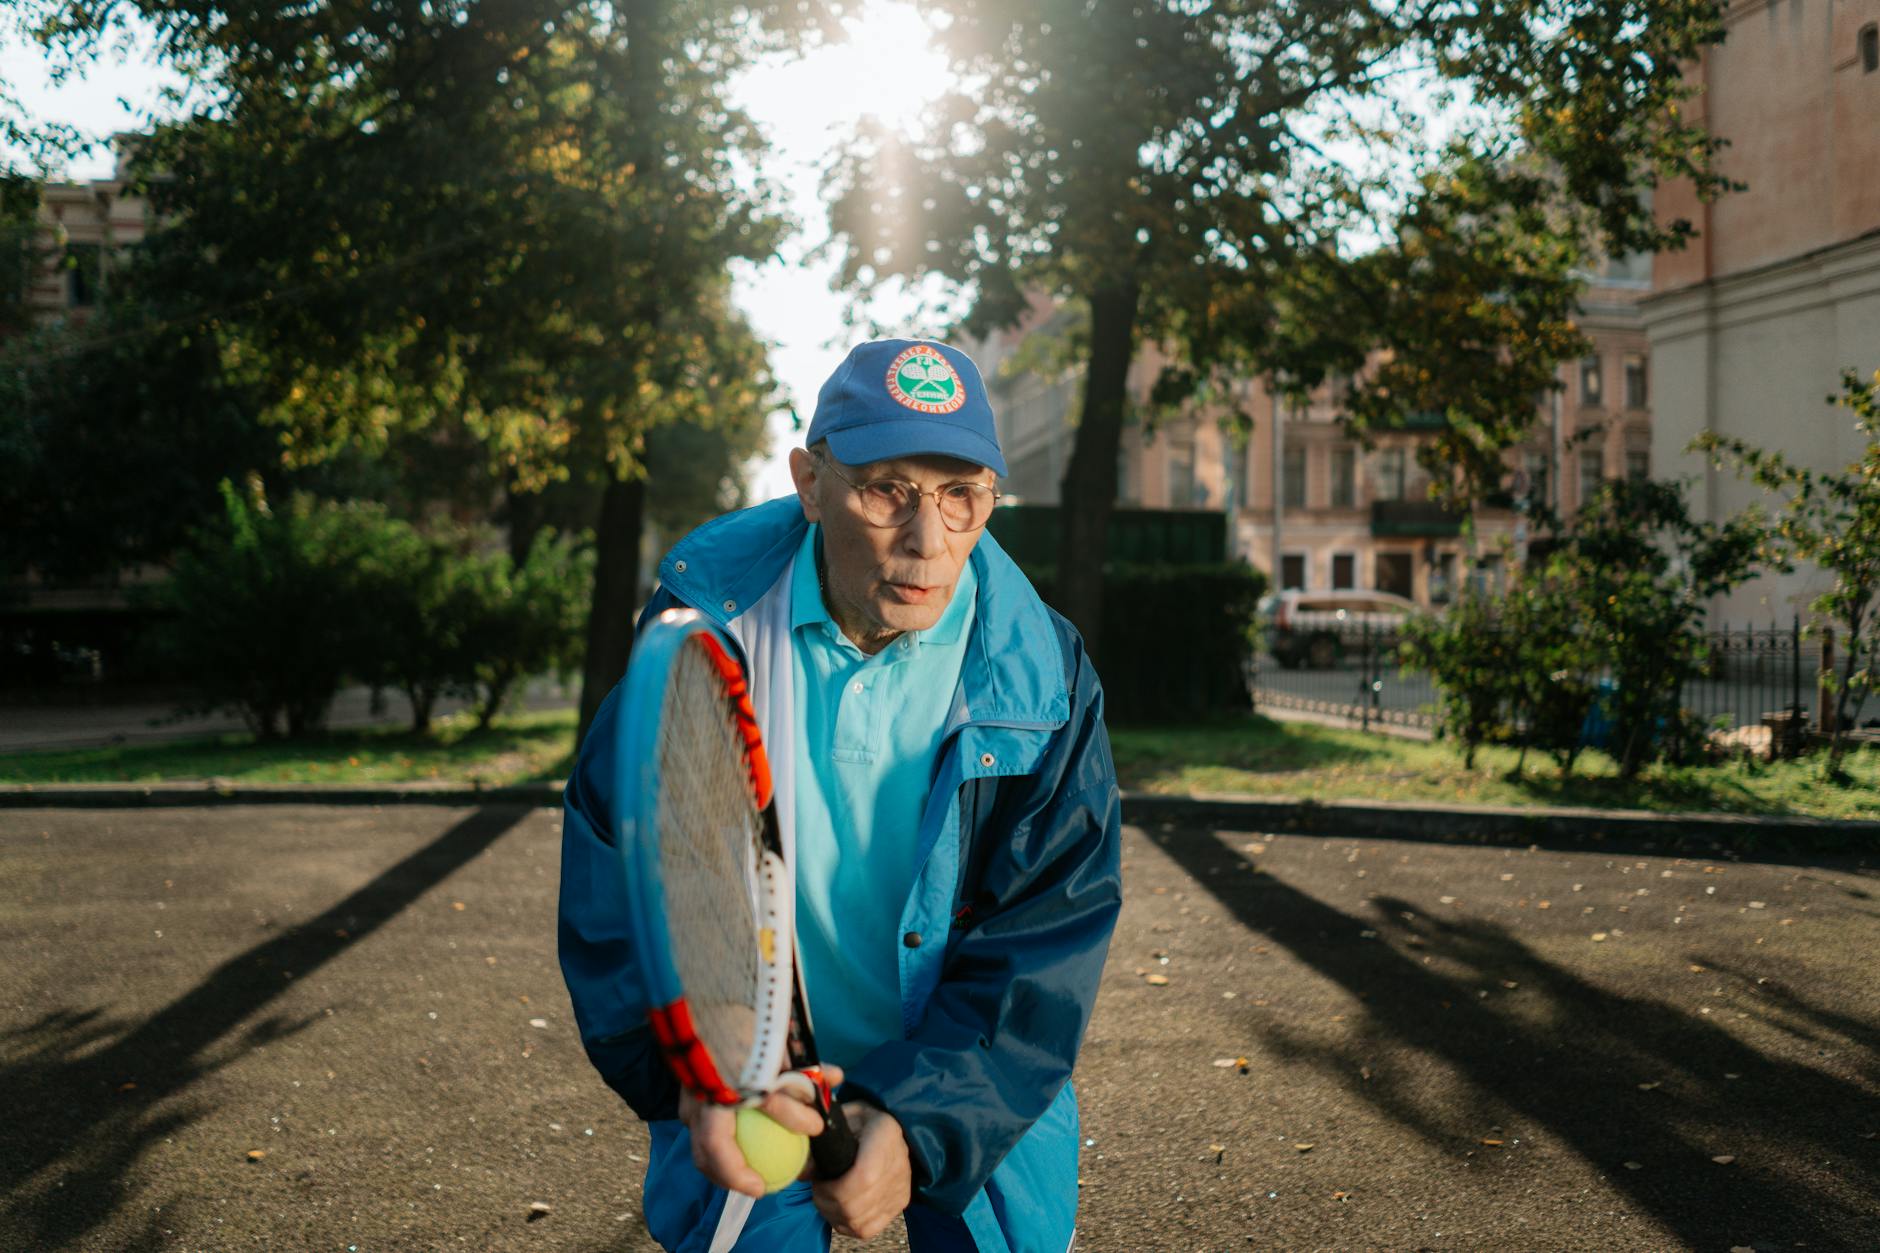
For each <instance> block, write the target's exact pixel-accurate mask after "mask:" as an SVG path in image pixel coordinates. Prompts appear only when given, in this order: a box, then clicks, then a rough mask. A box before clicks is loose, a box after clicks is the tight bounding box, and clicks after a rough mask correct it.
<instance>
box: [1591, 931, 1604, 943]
mask: <svg viewBox="0 0 1880 1253" xmlns="http://www.w3.org/2000/svg"><path fill="white" fill-rule="evenodd" d="M1605 938H1606V933H1605V932H1604V931H1595V932H1593V943H1595V944H1598V943H1599V942H1600V941H1601V940H1604V939H1605Z"/></svg>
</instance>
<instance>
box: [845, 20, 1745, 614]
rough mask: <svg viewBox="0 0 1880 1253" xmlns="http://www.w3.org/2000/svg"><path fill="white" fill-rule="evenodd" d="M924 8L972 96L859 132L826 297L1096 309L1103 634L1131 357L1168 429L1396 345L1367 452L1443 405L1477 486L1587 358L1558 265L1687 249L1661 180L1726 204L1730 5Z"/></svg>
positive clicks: (1369, 409) (1074, 556)
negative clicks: (1654, 194) (886, 289)
mask: <svg viewBox="0 0 1880 1253" xmlns="http://www.w3.org/2000/svg"><path fill="white" fill-rule="evenodd" d="M926 9H927V11H928V12H930V13H934V14H936V15H943V20H941V21H938V22H936V23H935V25H936V28H937V38H938V40H939V41H940V43H941V44H942V45H943V46H944V47H945V49H946V51H947V52H948V53H949V54H950V56H951V58H952V60H953V63H954V69H955V71H956V73H957V74H958V76H959V81H960V83H961V84H962V85H961V87H960V89H959V91H958V92H957V93H956V94H954V95H952V96H950V97H948V98H945V99H943V100H941V101H940V102H938V103H937V104H936V105H935V106H934V108H933V109H932V110H931V111H930V115H929V118H928V125H927V126H926V127H925V128H924V131H923V133H921V134H919V135H917V136H915V137H912V138H906V137H902V136H900V135H898V134H896V133H894V132H892V131H891V130H889V129H887V128H885V127H880V126H864V127H863V128H862V130H861V132H860V134H859V135H858V137H857V138H856V140H855V142H854V143H853V144H851V145H850V147H849V149H848V151H847V152H846V153H845V154H844V155H843V157H842V158H841V159H840V161H839V162H838V163H837V165H836V167H835V169H834V171H833V176H832V184H833V187H834V191H835V199H834V202H833V205H832V211H831V225H832V229H833V232H834V237H835V240H836V242H837V244H838V246H839V247H840V248H841V249H842V250H843V269H842V276H843V278H844V280H845V281H847V282H848V283H850V284H852V285H854V286H856V287H858V288H862V289H869V288H873V287H875V286H877V285H879V284H881V283H882V282H883V281H885V280H887V279H890V278H894V277H898V276H905V275H913V276H925V275H938V276H941V277H943V278H946V279H948V280H952V281H953V282H954V283H956V284H957V285H958V287H959V290H961V291H964V292H967V293H970V301H971V304H970V307H969V308H946V309H943V310H941V311H940V312H941V314H942V315H943V316H945V315H951V316H955V317H958V318H960V319H961V320H963V321H964V322H965V323H966V325H967V326H968V328H969V329H972V330H975V331H979V330H987V329H991V328H994V327H1000V326H1005V325H1010V324H1013V323H1016V322H1017V321H1018V320H1019V319H1020V318H1022V317H1023V316H1024V315H1025V314H1026V313H1027V312H1028V310H1029V309H1030V308H1031V307H1032V306H1031V302H1032V299H1033V298H1034V297H1035V296H1037V295H1039V294H1042V295H1044V296H1046V297H1049V298H1051V299H1053V300H1057V301H1061V302H1069V303H1075V304H1077V305H1079V306H1081V308H1083V309H1087V310H1088V311H1089V332H1088V335H1087V336H1084V337H1083V338H1082V343H1083V346H1084V359H1085V364H1086V370H1085V372H1084V377H1085V380H1086V384H1085V388H1084V399H1083V411H1082V413H1081V415H1080V417H1079V419H1078V430H1077V440H1076V447H1075V451H1074V453H1073V456H1072V458H1071V462H1070V466H1069V469H1068V471H1067V473H1066V476H1065V484H1064V497H1063V503H1064V506H1065V510H1066V517H1067V525H1066V527H1065V529H1064V544H1063V547H1062V549H1061V551H1060V554H1059V557H1058V561H1059V564H1060V568H1061V569H1062V570H1063V573H1064V575H1065V584H1066V593H1067V595H1066V603H1067V607H1068V609H1069V611H1070V616H1071V618H1072V619H1073V620H1074V621H1076V622H1078V624H1079V625H1080V626H1081V627H1083V628H1084V629H1085V631H1086V633H1087V634H1090V635H1093V636H1095V635H1096V634H1097V627H1098V626H1099V616H1100V615H1099V614H1098V612H1097V605H1098V600H1097V597H1096V594H1095V587H1094V581H1095V577H1096V575H1095V568H1094V567H1093V566H1092V565H1090V563H1089V562H1088V561H1087V559H1086V557H1085V555H1086V554H1088V553H1091V552H1100V551H1102V543H1103V530H1104V528H1105V526H1106V525H1107V521H1108V511H1109V509H1110V507H1111V504H1112V502H1113V500H1114V498H1115V488H1116V481H1115V475H1116V469H1115V467H1116V454H1117V448H1118V444H1119V440H1120V436H1121V429H1122V415H1123V412H1124V410H1125V400H1124V397H1125V392H1126V389H1127V387H1128V381H1127V378H1126V372H1125V369H1124V368H1123V367H1124V366H1126V364H1127V363H1128V362H1129V361H1130V360H1132V359H1134V357H1135V356H1136V354H1137V352H1138V350H1139V349H1140V348H1141V347H1142V346H1143V345H1145V344H1153V345H1155V347H1156V350H1157V352H1158V354H1159V355H1160V356H1161V357H1162V358H1163V359H1165V360H1166V361H1167V362H1168V369H1167V370H1166V371H1165V373H1164V375H1163V379H1162V380H1161V383H1160V385H1158V386H1157V387H1156V388H1155V398H1156V401H1157V404H1158V405H1160V406H1163V407H1172V406H1175V405H1177V404H1179V403H1180V401H1181V400H1183V399H1184V398H1185V397H1187V396H1191V395H1193V394H1194V393H1195V391H1196V389H1198V388H1200V387H1202V386H1204V385H1206V384H1207V383H1208V382H1209V381H1210V380H1212V379H1213V378H1215V377H1216V376H1217V375H1219V374H1222V373H1235V374H1245V373H1257V372H1275V371H1277V372H1284V373H1285V374H1286V375H1287V376H1288V382H1289V384H1290V385H1295V386H1300V387H1309V386H1311V385H1312V384H1314V383H1316V382H1318V381H1319V380H1320V379H1321V378H1323V377H1324V375H1325V373H1326V372H1327V371H1328V370H1331V369H1342V370H1344V371H1345V372H1347V373H1351V372H1353V370H1352V366H1353V365H1354V363H1363V362H1365V361H1367V360H1369V359H1370V358H1371V357H1372V355H1373V354H1374V353H1377V352H1380V351H1381V352H1387V353H1389V354H1391V355H1392V356H1393V358H1394V359H1395V360H1397V361H1399V362H1400V363H1401V364H1399V365H1396V366H1394V367H1392V368H1390V369H1387V370H1385V371H1384V372H1382V373H1381V374H1380V375H1378V376H1377V377H1375V378H1372V379H1368V380H1365V379H1361V380H1360V383H1361V390H1360V396H1361V397H1362V401H1361V403H1359V404H1358V405H1357V406H1356V407H1355V410H1354V419H1355V421H1356V423H1357V424H1359V425H1360V427H1361V433H1362V432H1363V431H1368V430H1375V429H1382V428H1387V427H1388V426H1389V425H1390V424H1391V423H1392V422H1393V421H1397V420H1400V419H1401V416H1402V415H1404V414H1407V413H1409V412H1413V411H1416V410H1433V411H1436V412H1441V413H1444V414H1445V415H1446V416H1447V417H1448V418H1449V422H1450V427H1451V429H1450V430H1448V431H1445V432H1444V433H1443V434H1442V436H1441V438H1440V440H1439V441H1438V442H1439V444H1440V447H1441V456H1440V458H1439V468H1440V469H1442V470H1443V473H1442V474H1441V475H1440V476H1439V477H1438V481H1439V483H1442V484H1445V485H1447V484H1448V482H1449V479H1450V477H1451V476H1453V475H1459V476H1460V477H1461V479H1462V480H1463V481H1462V483H1461V484H1459V488H1460V490H1463V491H1471V490H1473V491H1480V490H1482V488H1483V486H1484V484H1485V483H1486V481H1487V480H1488V479H1489V477H1490V475H1491V474H1494V473H1496V472H1497V471H1496V466H1497V465H1498V457H1497V454H1498V453H1499V452H1500V451H1501V450H1502V449H1503V448H1505V447H1507V446H1508V445H1509V444H1511V443H1512V442H1514V441H1515V440H1517V439H1518V438H1519V437H1520V435H1521V434H1522V433H1523V432H1524V430H1525V429H1526V427H1527V425H1528V424H1530V423H1531V422H1532V421H1533V420H1534V418H1535V415H1536V406H1535V405H1534V402H1533V396H1534V393H1535V390H1536V384H1537V383H1538V382H1543V381H1545V380H1546V379H1547V378H1548V376H1549V373H1550V371H1551V368H1552V366H1553V365H1554V364H1555V362H1556V361H1557V360H1558V359H1559V358H1560V357H1561V356H1563V355H1567V354H1570V353H1572V352H1574V351H1576V350H1577V344H1578V343H1579V341H1578V338H1577V335H1575V334H1574V333H1573V332H1572V331H1571V328H1570V327H1569V326H1567V324H1566V316H1567V314H1568V313H1569V311H1570V310H1571V307H1572V302H1573V299H1574V296H1575V294H1576V291H1577V280H1576V279H1575V277H1574V270H1575V267H1576V266H1579V265H1584V264H1587V263H1588V262H1587V259H1588V258H1589V257H1590V256H1592V255H1594V254H1595V253H1597V252H1599V251H1602V250H1603V251H1604V252H1605V253H1606V254H1608V255H1624V254H1626V253H1629V252H1631V251H1634V250H1637V249H1641V248H1654V247H1659V246H1665V245H1672V244H1676V243H1678V242H1680V241H1682V240H1683V239H1684V238H1685V237H1687V236H1688V234H1689V233H1690V226H1689V224H1688V223H1685V222H1670V223H1667V224H1664V225H1663V226H1661V225H1659V224H1658V223H1657V222H1656V221H1655V219H1654V217H1653V213H1652V210H1651V203H1650V197H1649V193H1650V190H1651V188H1652V187H1653V185H1654V184H1655V183H1656V182H1657V181H1658V180H1659V179H1660V178H1663V177H1688V178H1691V179H1693V180H1694V181H1695V182H1696V184H1697V186H1698V188H1699V190H1700V192H1701V193H1703V194H1706V195H1708V194H1714V193H1716V192H1719V191H1721V190H1723V189H1724V188H1725V186H1726V183H1725V182H1724V180H1722V179H1721V178H1720V177H1719V176H1717V175H1716V174H1715V172H1714V170H1713V169H1712V156H1713V154H1714V152H1715V149H1716V147H1717V146H1718V144H1717V141H1716V140H1714V139H1713V138H1712V137H1711V136H1710V135H1709V134H1707V133H1706V132H1705V130H1704V129H1703V128H1702V126H1700V125H1697V124H1695V123H1693V122H1692V121H1691V120H1690V119H1689V118H1687V117H1686V116H1685V115H1684V114H1683V113H1682V112H1681V111H1680V109H1679V107H1678V106H1679V105H1680V103H1681V102H1682V101H1683V100H1684V99H1685V98H1686V97H1687V96H1688V95H1689V94H1690V88H1689V87H1688V85H1687V84H1686V83H1685V82H1684V79H1683V77H1682V72H1681V70H1680V65H1681V64H1682V63H1683V62H1685V61H1687V60H1689V59H1690V58H1692V57H1694V56H1696V55H1697V54H1699V53H1700V52H1701V50H1702V49H1703V48H1704V47H1705V46H1706V45H1707V44H1710V43H1713V42H1716V41H1717V40H1719V39H1721V38H1722V35H1723V25H1722V12H1723V3H1722V0H1669V2H1661V0H1650V2H1647V0H1568V2H1566V3H1561V2H1559V0H1522V2H1519V3H1512V4H1494V5H1482V4H1477V3H1472V2H1470V0H1432V2H1430V3H1419V4H1409V5H1402V4H1335V5H1331V4H1279V5H1275V4H1266V3H1219V4H1207V5H1190V4H1171V3H1150V4H1101V5H1091V4H1088V3H1086V2H1085V0H1042V2H1039V0H1026V2H1025V3H1016V2H1014V0H993V2H990V3H988V2H987V0H938V2H936V3H933V4H930V5H928V6H926ZM1406 82H1408V84H1409V85H1408V86H1400V85H1402V84H1405V83H1406ZM1458 96H1462V97H1466V98H1467V99H1469V100H1470V101H1471V106H1470V108H1469V109H1467V110H1464V111H1462V113H1461V116H1462V117H1463V118H1464V119H1465V123H1464V125H1463V134H1462V135H1461V137H1460V138H1459V140H1458V141H1457V142H1456V143H1455V144H1454V145H1453V146H1452V145H1450V144H1448V143H1447V142H1445V140H1444V139H1443V138H1442V137H1443V136H1444V135H1446V134H1448V133H1450V132H1452V131H1453V130H1455V125H1454V120H1453V119H1452V118H1451V117H1450V116H1449V114H1448V112H1447V109H1448V106H1449V105H1450V104H1451V102H1453V100H1454V99H1455V98H1456V97H1458ZM1406 166H1409V167H1410V168H1412V169H1414V170H1415V171H1416V174H1415V176H1414V177H1412V178H1411V179H1409V180H1407V184H1408V185H1406V180H1404V179H1402V177H1401V176H1400V174H1399V173H1398V172H1399V171H1401V170H1403V169H1404V168H1405V167H1406ZM1379 241H1385V242H1383V243H1382V244H1380V243H1379ZM1478 379H1479V380H1480V382H1479V385H1478ZM1228 409H1229V413H1228V415H1227V416H1229V417H1231V418H1235V419H1237V420H1239V421H1242V422H1244V421H1245V420H1246V418H1245V415H1240V414H1237V413H1235V412H1234V410H1233V407H1232V406H1231V405H1230V406H1228ZM1080 563H1081V564H1080ZM1100 651H1101V650H1100Z"/></svg>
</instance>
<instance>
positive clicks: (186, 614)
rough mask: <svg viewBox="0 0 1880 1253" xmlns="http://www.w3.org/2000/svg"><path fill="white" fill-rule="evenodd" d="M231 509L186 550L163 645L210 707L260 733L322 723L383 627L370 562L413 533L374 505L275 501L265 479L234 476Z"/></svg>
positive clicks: (172, 589) (226, 488)
mask: <svg viewBox="0 0 1880 1253" xmlns="http://www.w3.org/2000/svg"><path fill="white" fill-rule="evenodd" d="M222 497H223V503H224V517H223V520H222V522H221V524H220V525H217V526H213V527H208V528H204V529H203V530H202V531H200V532H199V533H198V535H197V537H196V542H195V544H194V545H193V546H192V547H191V548H190V549H188V550H186V551H185V552H184V553H183V554H182V555H181V556H180V557H179V558H178V559H177V562H176V566H175V571H174V574H173V577H172V580H171V583H170V585H169V588H168V589H167V593H166V599H167V600H168V602H169V605H170V607H171V608H173V610H174V611H175V613H176V619H175V621H174V622H173V624H172V625H171V626H170V628H169V629H168V630H167V631H166V632H165V633H164V637H163V639H162V642H161V646H162V647H163V649H164V651H165V652H166V653H167V654H168V658H169V660H170V662H171V663H172V664H173V665H174V666H175V667H176V668H177V670H178V671H179V672H181V673H182V674H184V675H185V676H187V677H188V678H189V679H190V680H191V681H192V683H193V684H194V685H195V687H196V689H197V692H198V697H199V698H198V701H197V703H196V705H195V706H194V708H197V709H201V710H204V711H209V710H220V709H230V710H233V711H235V712H237V713H239V714H240V715H241V716H242V718H243V719H244V720H245V721H246V722H247V723H248V726H249V728H250V729H251V730H252V731H253V732H254V733H255V735H256V736H258V737H259V738H261V739H264V740H266V739H275V738H278V737H280V736H281V735H283V734H286V735H287V736H290V737H296V736H301V735H305V734H307V733H309V732H312V731H314V730H316V729H318V728H319V726H320V725H321V723H322V722H323V721H324V719H325V717H326V711H327V707H328V706H329V705H330V704H331V703H332V700H333V697H334V695H335V694H336V693H337V692H338V691H339V689H340V686H341V685H342V684H343V683H344V682H345V679H346V677H347V675H348V674H349V673H352V672H353V671H354V667H355V665H356V663H357V660H358V659H359V658H360V657H363V656H367V655H368V654H369V653H370V651H371V650H372V648H373V646H374V644H375V640H376V637H377V636H378V634H379V630H380V624H379V618H378V613H379V609H380V607H379V606H377V605H375V604H374V603H372V601H371V600H370V599H368V597H367V596H366V595H363V594H362V590H363V587H364V586H365V585H367V583H368V580H367V579H366V578H362V572H365V571H372V570H374V569H375V568H376V567H377V564H378V562H379V558H378V557H377V554H378V553H380V552H383V551H388V550H391V549H393V548H394V547H396V546H399V545H401V544H402V542H403V531H404V530H406V529H408V528H403V527H402V524H399V523H396V522H394V521H393V520H392V519H390V518H388V517H387V516H386V515H385V512H384V510H383V509H382V508H379V507H377V506H372V505H358V504H351V505H339V504H333V503H330V502H316V501H314V500H313V499H312V498H311V497H307V496H304V495H303V496H296V497H295V498H294V499H293V500H292V501H290V502H289V504H288V505H287V507H286V508H284V509H279V510H277V509H274V508H272V507H271V506H270V505H269V503H268V501H267V499H266V497H265V496H264V495H263V494H262V492H261V490H260V486H259V484H258V483H254V482H251V483H250V484H249V485H248V487H247V489H246V490H245V491H238V490H236V489H235V488H234V487H233V486H231V485H229V484H227V483H224V484H223V487H222Z"/></svg>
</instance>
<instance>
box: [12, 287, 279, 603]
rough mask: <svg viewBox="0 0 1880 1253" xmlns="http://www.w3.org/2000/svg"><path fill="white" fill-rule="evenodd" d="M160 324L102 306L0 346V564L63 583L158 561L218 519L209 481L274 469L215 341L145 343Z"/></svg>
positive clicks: (269, 440)
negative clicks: (5, 512)
mask: <svg viewBox="0 0 1880 1253" xmlns="http://www.w3.org/2000/svg"><path fill="white" fill-rule="evenodd" d="M160 317H161V314H160V312H159V311H157V310H155V309H152V308H150V307H149V306H146V305H143V304H132V303H126V304H123V305H116V304H114V305H113V306H111V307H109V308H107V309H105V310H102V311H100V313H99V315H98V316H96V317H94V318H92V319H91V320H90V321H89V322H88V323H87V324H85V325H84V326H73V325H69V324H64V323H52V324H49V325H46V326H43V327H40V328H38V329H36V330H34V331H32V332H31V333H28V334H25V335H22V336H20V337H18V338H17V339H14V340H12V341H10V342H8V343H7V344H6V345H4V346H3V347H0V479H4V480H5V481H6V482H7V483H8V484H9V485H16V486H17V492H18V494H17V495H12V496H10V497H9V499H10V500H11V501H12V502H14V504H13V508H15V509H16V510H17V511H18V512H17V513H16V514H15V516H14V518H13V522H14V525H10V526H8V527H6V528H4V537H3V538H0V562H3V563H4V564H6V565H8V566H11V567H13V568H15V569H18V568H21V567H24V566H27V565H31V566H33V567H34V568H36V569H38V570H39V571H40V572H41V573H42V574H45V575H47V576H49V577H52V578H65V577H76V576H86V575H93V574H98V573H112V572H115V571H117V570H120V569H123V568H126V567H130V566H135V565H138V564H140V563H145V562H161V561H164V560H166V559H167V558H168V556H169V554H170V553H171V552H172V551H174V550H175V549H176V548H177V547H178V546H179V545H181V544H182V543H183V541H184V540H185V538H186V537H187V535H188V534H189V532H190V529H191V528H192V527H196V526H200V525H203V524H206V523H208V522H211V521H212V520H213V519H214V518H215V517H216V516H217V515H218V514H219V513H220V512H221V509H220V505H219V501H218V497H217V493H216V484H217V483H218V482H220V481H222V480H223V479H232V480H239V479H242V478H245V477H246V476H248V475H249V474H251V473H254V472H262V473H266V472H269V471H271V470H273V469H274V468H275V467H276V465H277V463H278V454H277V452H276V449H275V441H274V439H273V437H272V436H271V435H270V434H269V433H268V432H266V431H264V430H262V429H260V428H259V427H258V426H257V425H256V424H255V421H254V417H253V408H252V402H253V395H252V393H250V392H248V391H247V390H246V389H244V388H243V387H242V386H241V385H240V383H239V382H238V381H235V380H231V379H229V378H228V377H226V376H225V375H224V374H223V372H222V370H221V368H220V364H221V363H220V359H219V354H218V352H217V350H216V347H215V345H214V344H213V343H212V342H210V341H207V340H203V339H187V338H186V339H182V340H175V339H171V340H162V339H158V338H155V337H152V336H150V335H148V334H146V333H145V332H146V331H147V330H148V329H149V327H150V326H151V324H152V320H153V319H157V318H160Z"/></svg>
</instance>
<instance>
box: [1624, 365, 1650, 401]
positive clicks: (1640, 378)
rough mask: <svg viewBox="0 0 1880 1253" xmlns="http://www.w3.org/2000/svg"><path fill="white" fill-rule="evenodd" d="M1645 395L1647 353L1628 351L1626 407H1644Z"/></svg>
mask: <svg viewBox="0 0 1880 1253" xmlns="http://www.w3.org/2000/svg"><path fill="white" fill-rule="evenodd" d="M1645 395H1646V393H1645V354H1644V353H1642V352H1628V353H1627V354H1626V355H1625V407H1626V408H1628V409H1643V408H1644V407H1645Z"/></svg>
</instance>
